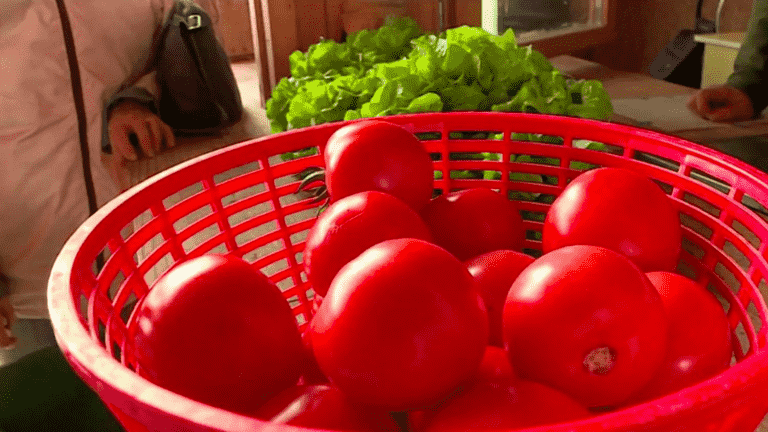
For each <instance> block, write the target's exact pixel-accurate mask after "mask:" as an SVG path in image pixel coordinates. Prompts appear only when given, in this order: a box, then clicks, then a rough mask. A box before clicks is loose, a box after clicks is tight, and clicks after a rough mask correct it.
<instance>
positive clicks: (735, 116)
mask: <svg viewBox="0 0 768 432" xmlns="http://www.w3.org/2000/svg"><path fill="white" fill-rule="evenodd" d="M688 108H690V109H691V111H693V112H694V113H696V114H698V115H699V116H701V117H703V118H705V119H707V120H711V121H715V122H733V121H739V120H749V119H751V118H752V117H754V115H755V111H754V108H753V107H752V101H751V100H750V99H749V96H747V94H746V93H744V92H743V91H741V90H739V89H737V88H736V87H732V86H729V85H719V86H713V87H708V88H705V89H701V90H699V91H697V92H696V93H695V94H694V95H693V96H691V98H690V99H689V100H688Z"/></svg>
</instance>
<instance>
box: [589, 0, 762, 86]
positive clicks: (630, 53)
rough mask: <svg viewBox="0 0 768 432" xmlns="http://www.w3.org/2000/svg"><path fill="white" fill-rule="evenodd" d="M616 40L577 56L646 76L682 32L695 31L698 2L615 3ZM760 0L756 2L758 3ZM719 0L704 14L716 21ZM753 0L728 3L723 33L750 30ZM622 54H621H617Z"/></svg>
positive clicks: (627, 0) (712, 0) (707, 0)
mask: <svg viewBox="0 0 768 432" xmlns="http://www.w3.org/2000/svg"><path fill="white" fill-rule="evenodd" d="M614 1H616V5H617V13H618V17H617V25H618V27H617V38H616V39H615V40H613V41H611V42H609V43H606V44H603V45H599V46H595V47H593V48H592V49H589V50H585V51H583V52H580V53H578V54H579V55H580V56H581V57H584V58H587V59H588V60H593V61H597V62H599V63H602V64H605V65H606V66H609V67H612V68H614V69H619V70H626V71H631V72H641V73H646V72H647V71H648V68H649V67H650V65H651V63H652V62H653V59H654V58H656V55H657V54H658V53H659V52H660V51H661V50H662V49H663V48H664V46H665V45H666V44H667V43H668V42H670V41H671V40H672V39H673V38H674V37H675V35H677V33H678V32H679V31H680V30H683V29H693V25H694V21H695V17H696V3H697V0H614ZM756 1H757V0H756ZM717 4H718V0H705V2H704V6H703V8H702V9H703V10H702V15H703V16H704V18H707V19H711V20H714V18H715V11H716V9H717ZM751 8H752V0H728V1H726V2H725V6H724V7H723V11H722V15H721V31H723V32H735V31H744V30H746V28H747V23H748V20H749V14H750V11H751ZM617 53H621V55H617Z"/></svg>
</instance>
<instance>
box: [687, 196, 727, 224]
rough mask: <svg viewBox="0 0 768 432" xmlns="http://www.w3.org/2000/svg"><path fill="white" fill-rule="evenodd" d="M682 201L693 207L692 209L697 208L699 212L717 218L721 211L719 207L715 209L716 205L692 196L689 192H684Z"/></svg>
mask: <svg viewBox="0 0 768 432" xmlns="http://www.w3.org/2000/svg"><path fill="white" fill-rule="evenodd" d="M683 201H685V202H687V203H689V204H691V205H693V206H694V207H697V208H698V209H700V210H703V211H704V212H706V213H708V214H710V215H712V216H714V217H716V218H719V217H720V213H721V212H722V209H720V207H717V206H716V205H714V204H712V203H710V202H709V201H707V200H705V199H703V198H701V197H699V196H698V195H694V194H692V193H689V192H685V193H684V194H683Z"/></svg>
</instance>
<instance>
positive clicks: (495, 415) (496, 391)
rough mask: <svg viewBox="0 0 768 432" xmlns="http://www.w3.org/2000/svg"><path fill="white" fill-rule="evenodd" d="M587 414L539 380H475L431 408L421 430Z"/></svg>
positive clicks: (518, 424)
mask: <svg viewBox="0 0 768 432" xmlns="http://www.w3.org/2000/svg"><path fill="white" fill-rule="evenodd" d="M590 415H591V414H590V412H589V411H588V410H587V409H586V408H585V407H584V406H583V405H581V404H579V403H578V402H576V401H575V400H573V399H572V398H571V397H569V396H567V395H566V394H564V393H562V392H560V391H558V390H555V389H553V388H550V387H547V386H545V385H543V384H539V383H536V382H532V381H521V380H516V381H504V380H502V381H478V382H476V383H474V384H473V385H472V386H470V387H469V388H468V389H467V390H465V391H464V392H462V393H460V394H459V395H458V396H456V397H454V398H451V399H449V400H448V401H446V402H445V403H444V404H443V405H441V406H440V408H439V409H437V410H436V411H435V412H432V413H428V414H426V419H425V421H424V423H425V424H424V429H423V430H425V431H426V432H438V431H440V432H442V431H445V432H450V431H455V432H459V431H462V432H464V431H469V430H473V429H477V430H489V429H496V430H512V429H515V430H516V429H522V428H528V427H534V426H543V425H547V424H554V423H562V422H566V421H573V420H577V419H583V418H587V417H589V416H590ZM415 424H418V423H416V422H415Z"/></svg>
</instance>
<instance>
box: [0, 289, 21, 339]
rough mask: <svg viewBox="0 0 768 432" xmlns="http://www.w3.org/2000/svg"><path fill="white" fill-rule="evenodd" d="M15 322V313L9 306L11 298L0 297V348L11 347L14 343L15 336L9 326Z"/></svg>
mask: <svg viewBox="0 0 768 432" xmlns="http://www.w3.org/2000/svg"><path fill="white" fill-rule="evenodd" d="M14 322H16V314H15V313H14V311H13V306H11V298H10V297H9V296H5V297H3V298H0V348H5V349H12V348H13V346H14V344H16V341H17V339H16V337H14V336H13V333H11V326H13V323H14Z"/></svg>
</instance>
